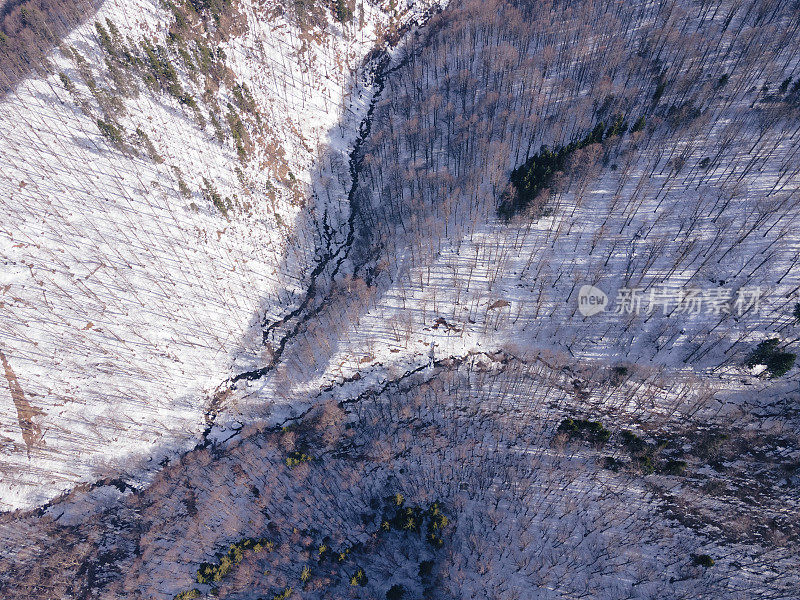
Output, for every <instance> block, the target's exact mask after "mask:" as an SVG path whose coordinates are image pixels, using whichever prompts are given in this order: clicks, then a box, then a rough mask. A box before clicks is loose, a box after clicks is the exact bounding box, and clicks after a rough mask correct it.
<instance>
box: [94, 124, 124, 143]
mask: <svg viewBox="0 0 800 600" xmlns="http://www.w3.org/2000/svg"><path fill="white" fill-rule="evenodd" d="M97 127H98V129H100V133H101V134H102V136H103V137H104V138H106V139H107V140H108V141H110V142H111V143H112V144H114V145H115V146H121V145H122V129H121V128H120V127H118V126H117V125H115V124H114V123H113V122H111V121H108V122H106V121H103V120H102V119H97Z"/></svg>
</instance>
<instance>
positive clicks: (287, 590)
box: [272, 587, 292, 600]
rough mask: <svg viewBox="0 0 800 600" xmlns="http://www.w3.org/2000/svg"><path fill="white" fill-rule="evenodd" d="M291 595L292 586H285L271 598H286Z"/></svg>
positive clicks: (280, 599)
mask: <svg viewBox="0 0 800 600" xmlns="http://www.w3.org/2000/svg"><path fill="white" fill-rule="evenodd" d="M291 595H292V588H290V587H287V588H285V589H284V590H283V591H282V592H278V593H277V594H275V595H274V596H273V597H272V600H288V598H289V596H291Z"/></svg>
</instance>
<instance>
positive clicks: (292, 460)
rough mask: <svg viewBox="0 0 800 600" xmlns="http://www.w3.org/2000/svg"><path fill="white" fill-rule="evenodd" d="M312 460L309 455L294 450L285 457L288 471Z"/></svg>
mask: <svg viewBox="0 0 800 600" xmlns="http://www.w3.org/2000/svg"><path fill="white" fill-rule="evenodd" d="M312 460H314V457H313V456H311V455H310V454H306V453H305V452H300V451H299V450H295V451H293V452H290V453H289V456H287V457H286V466H287V467H289V468H290V469H294V468H295V467H296V466H298V465H301V464H303V463H304V462H310V461H312Z"/></svg>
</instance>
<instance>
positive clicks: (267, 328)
mask: <svg viewBox="0 0 800 600" xmlns="http://www.w3.org/2000/svg"><path fill="white" fill-rule="evenodd" d="M440 11H441V7H439V6H438V5H434V6H433V7H432V8H431V9H429V10H428V11H427V12H426V13H425V14H424V15H422V17H421V18H420V19H414V20H411V21H409V22H408V23H406V24H405V25H404V26H403V27H401V28H400V29H399V30H398V31H397V33H396V35H395V36H393V37H392V38H391V39H389V40H388V41H387V42H386V45H385V47H384V48H375V49H373V50H372V51H371V52H370V53H369V54H368V55H367V56H366V58H365V59H364V63H363V64H364V67H362V69H361V72H362V74H363V75H364V76H365V77H366V79H367V80H368V81H370V85H369V86H368V87H372V95H371V98H370V103H369V106H368V108H367V113H366V115H365V116H364V118H363V119H362V120H361V122H360V124H359V127H358V136H357V138H356V140H355V142H354V144H353V147H352V149H351V150H350V154H349V161H348V168H349V173H350V188H349V189H348V192H347V201H348V206H349V207H350V211H349V215H348V219H347V235H346V237H345V239H344V241H343V242H342V243H341V244H339V245H338V246H336V247H335V248H333V247H332V245H333V243H334V238H335V232H334V231H332V230H331V229H330V227H329V226H328V225H327V223H324V224H323V227H322V228H321V232H320V233H321V238H322V242H323V244H322V247H323V248H324V251H323V252H322V253H321V256H320V258H319V259H318V260H317V263H316V265H315V267H314V269H313V270H312V271H311V273H310V275H309V279H308V281H309V284H308V288H307V289H306V292H305V294H304V296H303V300H302V301H301V303H300V304H299V305H298V306H297V308H295V309H293V310H292V311H290V312H289V313H287V314H286V315H285V316H284V317H282V318H281V319H278V320H276V321H273V322H267V321H266V319H265V320H264V321H262V340H263V343H264V344H265V345H266V344H267V343H268V341H269V340H270V338H276V337H277V338H278V341H277V344H275V349H274V351H273V353H272V356H271V357H270V360H269V362H268V363H267V364H266V365H264V366H262V367H258V368H256V369H251V370H249V371H243V372H240V373H237V374H236V375H234V376H232V377H230V378H229V379H228V380H226V381H225V382H223V383H222V384H221V385H220V386H218V388H217V390H216V391H215V393H214V396H213V398H212V401H211V405H210V408H209V409H208V410H207V411H206V413H205V419H206V428H205V430H204V432H203V434H202V438H201V439H202V441H201V442H200V444H199V445H200V446H207V445H208V443H209V441H208V436H209V435H210V433H211V431H212V429H213V427H214V423H215V422H216V418H217V414H218V412H219V410H220V409H221V407H222V404H223V402H222V401H221V399H224V397H225V396H227V394H228V393H230V392H231V391H233V390H236V389H237V384H238V383H239V382H241V381H256V380H258V379H261V378H263V377H265V376H266V375H268V374H269V373H270V372H271V371H273V370H274V369H275V368H276V367H277V366H278V364H279V363H280V360H281V357H282V356H283V354H284V352H285V350H286V348H287V346H288V345H289V344H290V343H291V342H292V340H293V339H295V338H296V337H297V336H298V335H299V334H300V332H301V331H302V329H303V328H304V326H305V325H306V324H307V323H309V322H310V321H311V320H312V319H313V318H314V317H316V316H317V315H319V313H320V312H321V311H322V310H324V309H325V307H326V305H327V303H326V300H327V298H328V293H329V289H328V288H327V286H326V285H325V283H324V282H323V280H322V279H321V278H322V277H324V280H325V282H329V283H330V282H333V281H334V280H335V278H336V276H337V275H338V274H339V272H340V271H341V269H342V266H343V264H344V263H345V261H346V260H347V259H348V258H349V257H350V255H351V253H352V250H353V247H354V244H355V242H356V237H357V236H356V220H357V218H358V215H359V206H358V200H357V196H358V194H357V193H358V185H359V173H360V171H361V166H362V162H363V152H362V148H363V145H364V143H365V142H366V140H367V139H368V138H369V136H370V133H371V132H372V123H373V119H374V112H375V107H376V106H377V103H378V101H379V100H380V99H381V96H382V93H383V89H384V87H385V85H386V79H387V77H389V76H390V75H391V74H392V73H394V72H395V71H397V70H398V69H400V68H402V67H403V66H405V65H406V64H407V62H408V61H409V60H410V59H411V56H406V57H404V58H403V59H402V60H400V61H398V63H397V64H395V65H394V66H391V63H392V60H391V54H390V52H391V50H392V49H394V48H396V47H397V46H398V45H399V44H400V42H401V41H402V40H403V39H404V38H405V37H406V36H407V35H408V34H409V33H411V32H413V31H414V30H415V29H416V28H418V27H420V26H422V25H424V23H425V22H426V21H427V20H428V19H430V17H432V16H433V15H435V14H436V13H438V12H440ZM281 331H283V332H284V333H283V334H282V335H281V334H280V333H279V332H281Z"/></svg>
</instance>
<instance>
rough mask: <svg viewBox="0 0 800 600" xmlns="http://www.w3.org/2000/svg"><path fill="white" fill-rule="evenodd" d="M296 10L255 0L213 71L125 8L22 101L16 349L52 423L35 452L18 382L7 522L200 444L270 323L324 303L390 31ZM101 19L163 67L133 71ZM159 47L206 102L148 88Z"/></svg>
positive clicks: (13, 272) (182, 83)
mask: <svg viewBox="0 0 800 600" xmlns="http://www.w3.org/2000/svg"><path fill="white" fill-rule="evenodd" d="M279 9H280V6H269V7H268V6H265V5H261V4H258V3H255V4H254V3H249V2H243V3H239V4H237V8H236V13H235V14H234V17H232V19H233V21H234V22H235V25H230V26H229V28H230V29H232V30H234V31H235V35H231V36H229V38H228V39H227V40H222V41H218V42H214V41H213V39H212V35H211V34H210V33H206V34H205V35H206V37H207V38H208V40H209V41H208V47H209V48H211V49H212V50H213V51H214V52H216V53H219V52H222V53H223V54H222V55H224V57H225V58H224V59H222V58H219V57H218V56H214V57H213V58H212V59H207V60H209V62H211V63H212V65H213V66H212V67H211V69H212V70H213V74H212V75H208V74H205V75H204V74H201V73H200V68H198V66H197V65H198V64H201V61H202V60H204V58H203V55H202V51H201V50H199V48H200V44H199V43H196V42H195V43H186V44H185V47H186V48H187V50H186V52H188V53H189V54H190V57H191V58H190V60H189V61H184V62H181V61H180V54H179V52H181V51H183V49H182V48H181V47H180V46H179V45H178V44H175V43H172V44H171V45H170V43H168V42H167V41H165V38H166V32H167V28H168V24H169V23H171V22H172V20H174V17H173V15H172V14H171V13H170V12H169V10H167V9H165V8H163V7H162V6H161V5H160V4H159V3H157V2H148V1H144V0H142V1H137V2H121V1H120V2H115V1H109V2H106V3H105V4H104V5H103V6H102V9H101V10H100V12H99V13H98V14H97V15H96V19H92V20H90V22H89V23H87V24H86V25H85V26H83V27H82V28H80V29H79V30H77V31H75V32H74V33H73V34H72V35H71V36H70V37H69V38H68V39H66V40H64V41H63V43H62V44H61V47H60V48H61V49H60V51H56V52H55V54H54V55H53V56H52V59H51V60H52V70H53V74H52V75H50V76H48V77H46V78H43V79H30V80H27V81H25V82H23V83H22V84H21V85H20V86H19V87H18V88H17V89H16V90H15V91H14V92H13V93H11V94H10V95H8V96H7V97H6V98H5V99H3V101H2V103H0V121H1V122H0V128H2V130H3V131H4V132H5V133H4V135H3V139H2V150H0V156H2V159H0V160H2V189H3V193H2V198H3V199H2V203H3V207H2V211H3V214H4V216H3V219H2V225H0V252H1V255H2V261H3V268H2V271H1V272H0V294H2V299H1V300H0V351H2V352H3V354H4V356H5V357H6V359H7V363H8V365H9V368H10V369H11V370H12V372H13V373H14V374H15V376H16V379H17V381H18V382H19V385H20V387H21V389H22V390H23V393H24V396H25V402H27V403H28V404H29V405H30V407H31V410H33V411H35V413H34V414H35V416H34V417H33V424H32V427H33V428H34V429H35V430H34V431H33V432H32V433H31V434H30V435H29V436H28V437H27V439H23V437H24V436H25V432H24V428H23V427H21V423H22V422H23V417H22V416H21V414H20V408H19V403H17V404H16V406H15V403H14V402H12V401H11V398H10V396H9V393H8V389H9V388H8V387H7V386H6V385H5V381H3V386H2V390H3V391H2V392H0V395H2V398H3V401H2V403H0V411H1V412H0V424H2V425H1V426H2V429H0V444H1V446H0V448H1V449H0V452H1V454H0V469H2V471H0V472H2V477H0V490H1V491H0V498H2V501H0V508H5V509H9V508H16V507H19V506H26V505H30V504H31V503H36V502H41V501H43V500H45V499H47V498H48V497H50V496H52V495H53V494H54V493H57V492H59V491H60V490H62V489H65V488H67V487H69V486H70V485H71V484H72V483H74V482H77V481H82V480H92V479H94V478H96V477H98V476H99V475H100V474H102V473H104V472H105V471H107V470H108V469H109V468H112V467H117V466H119V465H120V464H121V461H126V462H130V461H131V460H134V463H135V461H136V460H138V459H137V457H143V458H148V457H150V456H153V457H156V458H157V457H158V456H159V455H160V454H162V453H163V452H164V451H169V450H172V449H173V448H177V447H181V446H186V445H187V444H189V445H193V443H194V442H193V440H195V439H196V438H197V436H198V434H199V433H200V432H202V430H203V428H204V427H205V422H204V413H205V412H206V411H207V410H208V408H209V404H210V402H211V400H210V398H209V391H212V390H213V389H214V388H215V387H216V386H217V385H218V384H219V383H220V382H221V381H224V380H225V379H226V377H228V376H229V375H230V373H231V372H232V369H234V368H235V367H234V365H235V364H236V360H237V358H238V357H239V356H240V354H242V352H244V351H248V352H249V353H250V354H252V352H253V350H252V348H254V347H255V348H256V349H258V348H260V331H257V330H253V329H252V328H253V326H256V327H258V325H259V323H260V321H261V320H262V319H263V317H264V314H265V313H266V314H268V315H270V316H271V315H280V314H281V313H282V312H283V311H284V310H285V308H286V307H287V306H289V305H290V304H291V303H292V301H293V298H294V296H295V294H298V293H300V292H301V291H302V282H303V278H304V277H305V275H306V274H307V272H308V271H309V270H310V266H309V265H310V264H311V263H312V259H313V254H314V248H315V247H316V246H317V243H318V240H317V228H316V227H314V226H313V225H311V220H309V219H308V218H307V216H304V215H306V213H305V211H304V207H307V206H308V204H309V202H312V201H313V200H312V199H310V197H309V190H310V189H311V188H310V186H311V184H312V181H313V180H314V179H318V178H321V177H325V178H326V181H328V184H327V185H328V189H329V193H330V197H332V198H334V201H333V203H332V204H331V205H330V208H329V211H330V212H331V213H333V214H332V215H331V219H335V218H336V214H335V212H336V211H338V210H346V209H347V206H346V203H344V204H341V203H340V201H339V199H338V196H341V192H338V191H337V190H338V189H339V188H343V185H344V184H345V183H346V180H347V177H348V173H347V169H346V161H347V152H349V146H350V145H351V144H352V142H353V139H354V136H355V133H356V132H355V131H353V130H354V129H355V128H353V127H349V128H348V127H346V123H347V122H348V121H349V120H350V119H355V122H356V123H357V122H358V119H359V118H360V117H359V115H360V113H362V112H363V111H364V109H365V105H366V103H365V100H364V99H363V98H361V97H360V96H358V95H357V94H356V95H354V94H353V91H354V90H356V89H357V88H356V87H354V84H353V82H352V77H353V74H354V73H355V71H356V68H357V67H358V66H359V65H360V61H361V60H362V59H363V57H364V56H365V55H366V53H367V52H368V51H369V50H370V49H371V48H372V47H373V45H374V44H375V41H376V33H377V32H376V28H377V27H383V26H384V25H385V24H386V22H388V17H387V16H386V15H385V14H384V13H383V12H381V11H380V9H379V8H375V7H372V6H371V5H369V4H364V5H363V11H364V13H365V15H364V17H363V19H364V24H363V27H359V26H358V24H348V25H346V26H342V25H340V24H339V23H338V22H335V21H334V20H333V19H332V18H331V17H330V14H329V13H326V14H327V17H326V18H327V21H324V22H320V23H319V24H318V25H316V26H314V27H307V28H306V31H305V32H303V31H301V28H300V27H298V26H297V24H296V23H293V22H291V20H290V16H289V15H288V14H286V15H281V14H280V12H281V11H280V10H279ZM95 21H97V22H98V23H100V24H101V25H102V26H103V28H104V30H105V31H106V33H107V34H108V35H109V37H112V38H114V45H115V46H116V47H117V48H119V47H124V48H128V49H130V50H128V51H129V52H131V53H132V54H135V53H136V50H135V49H138V54H137V57H138V56H139V55H141V59H140V62H142V61H143V62H144V63H145V64H139V65H133V66H131V65H129V64H128V63H126V62H125V60H124V59H123V60H116V59H114V58H113V55H110V53H109V51H108V50H107V49H106V48H104V47H103V45H102V43H101V40H100V34H99V33H98V30H97V28H96V26H95V25H94V22H95ZM111 24H113V26H115V27H116V28H117V30H118V31H119V32H121V33H120V34H119V37H120V39H121V41H119V42H117V41H116V37H115V36H114V34H113V32H112V30H111ZM216 33H217V34H218V33H219V31H217V32H216ZM146 41H149V42H150V44H151V46H152V47H153V48H155V49H156V52H160V51H161V49H163V48H167V49H168V50H166V56H169V57H170V59H171V60H172V62H173V63H174V69H175V71H176V75H177V77H176V81H177V85H178V86H179V87H180V88H182V93H183V94H188V95H191V96H192V97H193V98H194V99H195V100H194V105H193V106H190V105H187V104H186V103H182V102H181V101H180V100H179V99H178V98H176V97H175V96H174V95H173V94H170V93H168V92H164V91H163V90H161V89H158V86H157V85H150V87H148V84H147V82H146V80H145V77H147V75H150V76H151V77H152V75H151V74H150V73H149V70H148V69H149V65H147V64H146V63H147V61H148V56H147V54H146V53H145V52H144V51H142V50H141V48H142V47H143V45H144V43H145V42H146ZM119 54H121V52H120V53H119ZM176 56H177V59H176V58H175V57H176ZM188 64H193V65H194V66H193V67H191V68H190V67H189V66H187V65H188ZM217 73H219V74H220V75H219V76H217ZM241 84H244V85H245V86H246V88H247V90H248V91H247V92H245V94H241V91H240V89H239V90H237V86H241ZM237 93H238V94H240V95H242V96H245V97H244V100H243V101H242V100H241V99H238V100H237ZM248 95H249V97H250V98H252V102H253V105H252V106H249V102H248V97H247V96H248ZM229 107H233V108H232V110H231V109H230V108H229ZM231 114H236V115H237V117H236V118H238V119H240V121H241V122H244V128H245V129H246V130H247V132H246V134H245V135H246V138H249V139H245V140H244V143H243V144H244V145H245V146H246V151H247V153H248V154H247V157H246V160H240V159H239V157H238V153H237V142H236V136H235V135H234V133H233V129H235V125H233V126H232V125H231V121H230V119H228V117H229V115H231ZM98 121H102V122H103V123H105V124H109V126H112V127H115V128H116V129H117V130H118V131H119V132H120V135H119V138H118V139H117V140H114V139H112V136H113V134H112V136H108V135H107V136H105V137H104V136H103V135H102V131H101V127H100V126H99V124H98ZM212 123H215V124H213V125H212ZM340 125H342V126H345V128H342V127H340ZM215 128H218V132H217V131H216V130H215ZM321 157H323V158H322V159H321ZM321 160H322V162H321ZM343 164H344V165H345V166H344V167H342V166H341V165H343ZM340 182H341V183H340ZM322 200H324V202H325V203H326V205H327V203H328V202H329V199H328V198H323V199H322ZM323 210H324V208H320V212H322V211H323ZM345 218H346V215H345ZM256 351H258V350H256ZM154 453H155V454H154Z"/></svg>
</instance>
